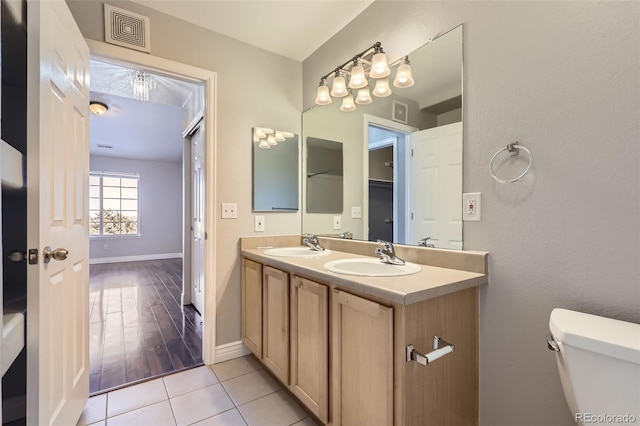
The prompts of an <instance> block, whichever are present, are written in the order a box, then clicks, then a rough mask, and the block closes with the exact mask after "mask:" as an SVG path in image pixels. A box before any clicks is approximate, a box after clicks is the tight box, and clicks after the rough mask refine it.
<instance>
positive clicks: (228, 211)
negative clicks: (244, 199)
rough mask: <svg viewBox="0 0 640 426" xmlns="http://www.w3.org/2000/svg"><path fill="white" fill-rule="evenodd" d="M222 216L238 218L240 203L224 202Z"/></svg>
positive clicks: (224, 217)
mask: <svg viewBox="0 0 640 426" xmlns="http://www.w3.org/2000/svg"><path fill="white" fill-rule="evenodd" d="M222 218H223V219H237V218H238V204H236V203H222Z"/></svg>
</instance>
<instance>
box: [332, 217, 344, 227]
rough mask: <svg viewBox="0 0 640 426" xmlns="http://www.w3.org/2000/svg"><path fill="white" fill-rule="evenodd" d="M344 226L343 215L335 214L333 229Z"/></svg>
mask: <svg viewBox="0 0 640 426" xmlns="http://www.w3.org/2000/svg"><path fill="white" fill-rule="evenodd" d="M340 228H342V216H334V217H333V229H340Z"/></svg>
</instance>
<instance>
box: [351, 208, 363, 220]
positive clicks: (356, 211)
mask: <svg viewBox="0 0 640 426" xmlns="http://www.w3.org/2000/svg"><path fill="white" fill-rule="evenodd" d="M351 219H362V207H351Z"/></svg>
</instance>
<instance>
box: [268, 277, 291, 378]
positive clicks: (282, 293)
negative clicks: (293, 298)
mask: <svg viewBox="0 0 640 426" xmlns="http://www.w3.org/2000/svg"><path fill="white" fill-rule="evenodd" d="M262 337H263V342H262V361H263V362H264V364H265V365H266V366H267V367H268V368H269V370H271V372H272V373H273V374H274V375H275V376H276V377H277V378H278V379H280V381H282V383H284V384H286V385H288V384H289V274H288V273H286V272H283V271H280V270H278V269H275V268H272V267H270V266H265V267H264V269H263V273H262Z"/></svg>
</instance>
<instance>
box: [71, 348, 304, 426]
mask: <svg viewBox="0 0 640 426" xmlns="http://www.w3.org/2000/svg"><path fill="white" fill-rule="evenodd" d="M85 425H92V426H117V425H123V426H145V425H150V426H165V425H216V426H254V425H256V426H258V425H259V426H290V425H295V426H315V425H316V423H315V421H314V420H313V419H312V418H310V417H309V416H308V414H307V412H306V411H304V410H303V409H302V408H301V407H300V405H299V404H298V403H297V402H296V401H295V400H294V399H293V398H292V397H291V396H289V394H288V393H287V392H285V391H284V390H282V387H281V386H280V385H279V384H278V383H277V382H276V381H275V380H273V379H272V378H271V376H269V375H268V374H267V373H266V372H265V371H264V370H263V369H262V367H261V365H260V364H259V363H258V362H257V361H256V360H255V359H254V358H253V357H252V356H251V355H249V356H246V357H242V358H237V359H234V360H231V361H226V362H223V363H220V364H216V365H213V366H211V367H208V366H202V367H197V368H194V369H191V370H187V371H183V372H180V373H176V374H172V375H170V376H165V377H163V378H159V379H154V380H151V381H148V382H144V383H141V384H138V385H134V386H130V387H127V388H123V389H118V390H115V391H112V392H108V393H105V394H102V395H98V396H94V397H91V398H89V401H88V402H87V405H86V406H85V408H84V411H83V412H82V416H81V417H80V420H79V421H78V426H85Z"/></svg>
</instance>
